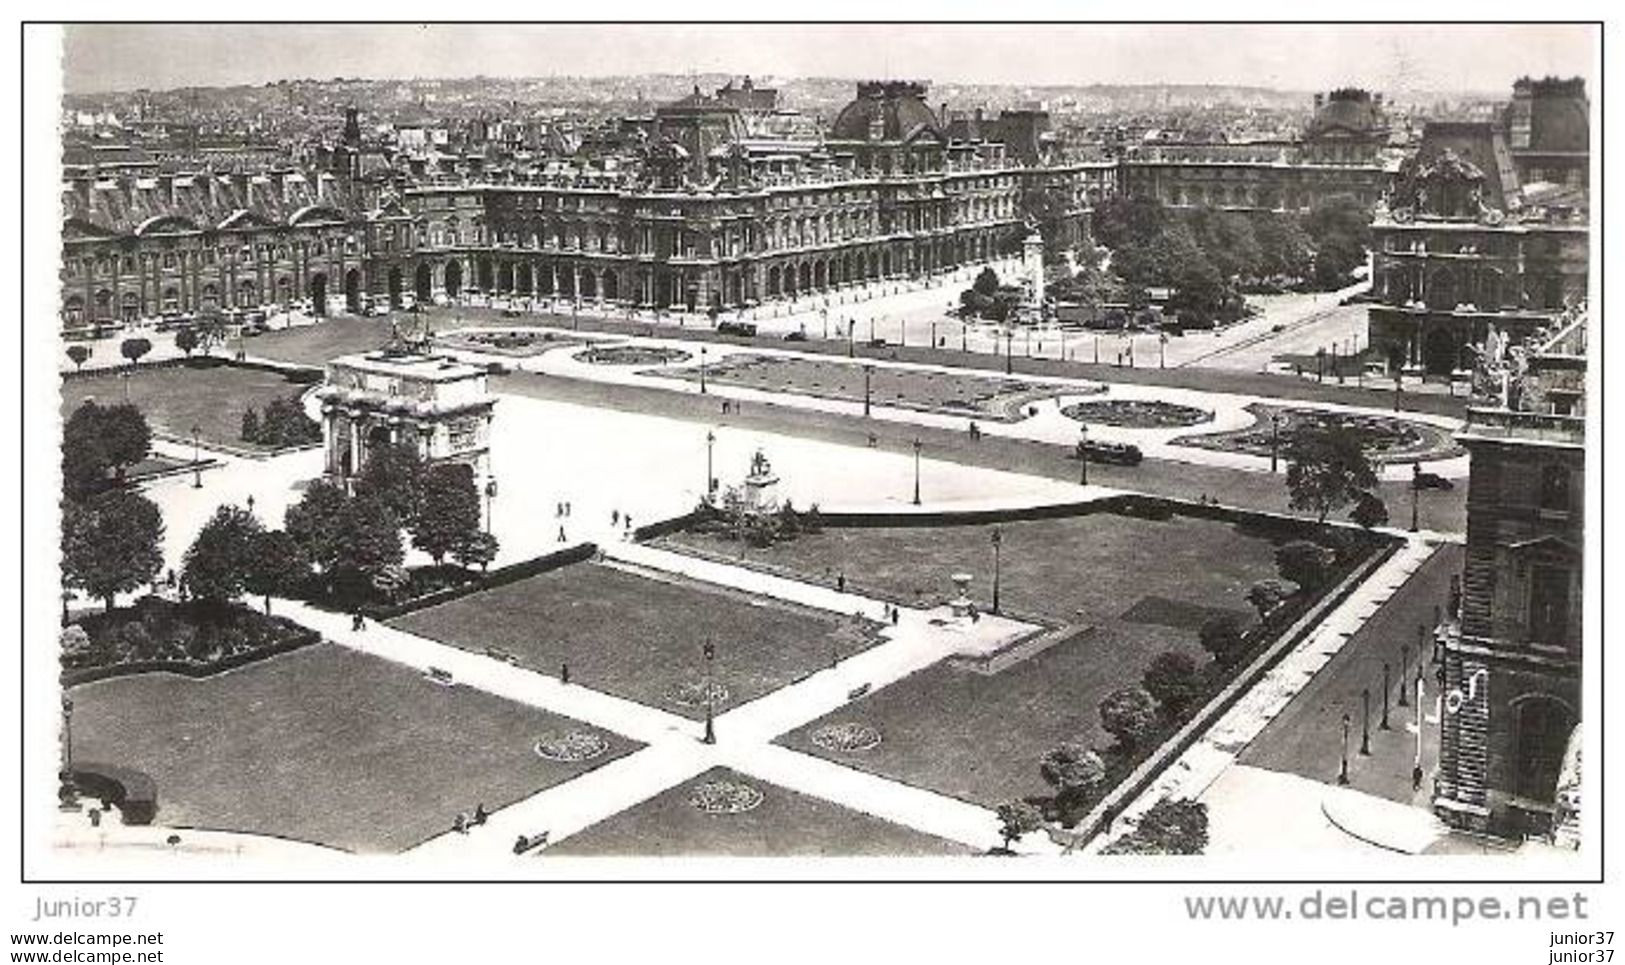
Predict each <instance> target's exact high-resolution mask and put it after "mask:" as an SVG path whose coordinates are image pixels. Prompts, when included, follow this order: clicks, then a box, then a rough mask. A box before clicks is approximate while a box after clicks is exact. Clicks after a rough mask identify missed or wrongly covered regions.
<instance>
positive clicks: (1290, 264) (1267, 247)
mask: <svg viewBox="0 0 1625 965" xmlns="http://www.w3.org/2000/svg"><path fill="white" fill-rule="evenodd" d="M1253 234H1254V237H1255V238H1257V240H1258V249H1259V265H1258V273H1259V275H1260V276H1261V277H1264V278H1287V279H1301V278H1305V277H1307V276H1308V275H1309V272H1310V269H1311V267H1312V265H1313V260H1312V259H1313V253H1312V251H1311V249H1310V241H1309V235H1308V234H1307V233H1305V232H1304V230H1303V223H1302V222H1301V221H1300V220H1299V219H1298V216H1297V215H1293V214H1276V213H1271V214H1265V215H1261V216H1259V218H1258V219H1257V220H1255V221H1254V223H1253Z"/></svg>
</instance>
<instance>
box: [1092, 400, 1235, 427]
mask: <svg viewBox="0 0 1625 965" xmlns="http://www.w3.org/2000/svg"><path fill="white" fill-rule="evenodd" d="M1061 414H1062V415H1064V416H1066V417H1067V418H1069V419H1076V420H1078V421H1079V422H1092V423H1094V424H1096V425H1102V426H1114V427H1117V428H1120V429H1179V428H1184V427H1186V426H1194V425H1201V424H1202V423H1204V422H1212V421H1213V413H1211V412H1209V411H1208V410H1206V409H1198V408H1196V407H1195V406H1192V405H1175V404H1174V403H1172V402H1157V401H1154V400H1150V401H1142V400H1139V399H1103V400H1100V401H1098V402H1074V403H1072V404H1071V405H1069V406H1066V407H1064V408H1063V409H1061Z"/></svg>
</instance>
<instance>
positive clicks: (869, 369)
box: [863, 365, 875, 419]
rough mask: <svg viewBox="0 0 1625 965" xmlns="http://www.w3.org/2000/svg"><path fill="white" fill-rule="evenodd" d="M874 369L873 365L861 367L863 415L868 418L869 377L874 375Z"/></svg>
mask: <svg viewBox="0 0 1625 965" xmlns="http://www.w3.org/2000/svg"><path fill="white" fill-rule="evenodd" d="M874 371H875V367H874V366H873V365H865V366H864V367H863V417H864V418H865V419H867V418H869V378H870V376H872V375H874Z"/></svg>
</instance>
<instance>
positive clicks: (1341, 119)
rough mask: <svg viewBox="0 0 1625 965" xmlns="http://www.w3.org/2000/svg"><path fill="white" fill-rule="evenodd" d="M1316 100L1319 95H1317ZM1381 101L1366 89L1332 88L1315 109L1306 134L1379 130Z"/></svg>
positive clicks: (1380, 127)
mask: <svg viewBox="0 0 1625 965" xmlns="http://www.w3.org/2000/svg"><path fill="white" fill-rule="evenodd" d="M1317 100H1318V98H1317ZM1384 126H1385V125H1384V123H1383V118H1382V102H1381V101H1380V100H1377V99H1375V98H1373V97H1372V96H1371V94H1370V93H1369V92H1367V91H1363V90H1357V89H1353V88H1349V89H1345V90H1334V91H1332V92H1331V94H1330V95H1328V96H1327V97H1326V99H1325V100H1324V102H1322V103H1321V104H1320V105H1318V106H1317V107H1316V108H1315V116H1314V117H1313V118H1312V119H1310V121H1309V125H1308V127H1307V128H1306V129H1305V132H1304V133H1305V134H1306V135H1308V136H1310V137H1313V136H1315V135H1316V134H1322V133H1325V132H1326V131H1329V130H1333V129H1341V130H1345V131H1349V132H1350V133H1355V134H1369V133H1372V132H1375V131H1379V130H1382V129H1383V127H1384Z"/></svg>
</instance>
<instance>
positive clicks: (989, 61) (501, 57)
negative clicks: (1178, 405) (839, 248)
mask: <svg viewBox="0 0 1625 965" xmlns="http://www.w3.org/2000/svg"><path fill="white" fill-rule="evenodd" d="M1594 45H1595V29H1594V28H1592V27H1586V26H1528V27H1516V26H1512V27H1509V26H1496V25H1464V26H1454V25H1421V26H1411V25H1399V26H1387V25H1384V26H1370V25H1358V26H1353V25H1332V26H1252V25H1224V26H1189V25H1169V26H1153V25H1081V26H1050V25H1038V26H1028V25H1021V26H1016V25H996V26H987V25H949V24H931V25H919V24H907V25H904V24H895V25H894V24H886V25H858V26H855V25H805V24H799V25H694V24H689V25H674V26H656V25H633V26H586V25H554V26H512V25H495V26H468V25H421V26H419V25H404V24H403V25H381V26H305V25H296V26H265V25H219V26H169V25H156V26H74V27H68V28H66V41H65V46H66V50H65V57H64V62H63V63H64V83H65V85H66V89H67V90H68V91H70V92H88V91H104V90H129V89H133V88H137V87H149V88H154V89H161V88H168V87H185V86H198V85H201V86H216V85H226V84H241V83H248V84H260V83H264V82H265V81H269V80H278V79H283V78H300V77H316V78H328V77H334V76H344V77H354V76H361V77H378V78H401V77H468V76H473V75H476V74H483V75H485V76H509V77H524V76H539V75H547V74H574V75H583V74H586V75H612V74H638V73H687V72H689V71H698V72H726V73H735V74H747V73H748V74H755V75H758V76H773V75H777V76H809V77H853V78H857V77H882V76H884V77H911V78H924V79H929V80H936V81H963V82H987V83H1016V84H1035V85H1036V84H1062V83H1078V84H1087V83H1158V82H1161V83H1231V84H1250V85H1260V86H1268V87H1278V88H1284V89H1291V90H1316V89H1326V88H1331V87H1336V86H1342V85H1345V84H1355V85H1360V86H1365V87H1371V88H1375V89H1379V90H1388V91H1394V92H1398V91H1403V90H1417V89H1421V90H1479V91H1502V90H1505V89H1507V88H1508V87H1510V85H1511V82H1512V80H1513V79H1514V78H1516V77H1518V76H1520V75H1523V74H1530V75H1535V76H1541V75H1546V74H1563V75H1582V76H1586V77H1587V78H1588V80H1591V81H1593V83H1594V79H1593V78H1591V77H1590V75H1591V72H1592V60H1593V50H1594Z"/></svg>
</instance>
